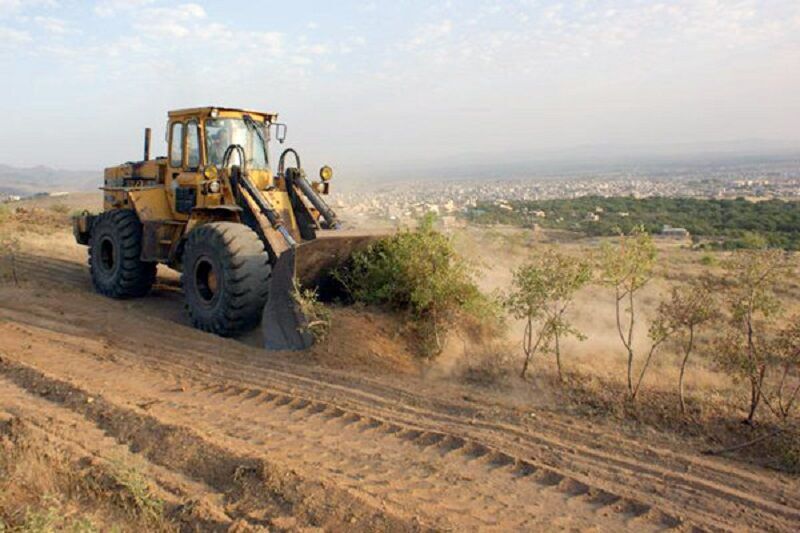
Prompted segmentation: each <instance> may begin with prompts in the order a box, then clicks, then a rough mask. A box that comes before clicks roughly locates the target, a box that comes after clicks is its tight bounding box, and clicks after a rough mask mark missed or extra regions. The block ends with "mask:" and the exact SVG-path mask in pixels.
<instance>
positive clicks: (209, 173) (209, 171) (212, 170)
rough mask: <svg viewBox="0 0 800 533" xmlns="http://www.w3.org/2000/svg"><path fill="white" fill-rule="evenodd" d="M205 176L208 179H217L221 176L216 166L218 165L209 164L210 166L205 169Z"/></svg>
mask: <svg viewBox="0 0 800 533" xmlns="http://www.w3.org/2000/svg"><path fill="white" fill-rule="evenodd" d="M203 176H205V178H206V179H207V180H215V179H217V177H219V171H218V170H217V167H216V166H214V165H208V166H207V167H206V168H205V169H204V170H203Z"/></svg>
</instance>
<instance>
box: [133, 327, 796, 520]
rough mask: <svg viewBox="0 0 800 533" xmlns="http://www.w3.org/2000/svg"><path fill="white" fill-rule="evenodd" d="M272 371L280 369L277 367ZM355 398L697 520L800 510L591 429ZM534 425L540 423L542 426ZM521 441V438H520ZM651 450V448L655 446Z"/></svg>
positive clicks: (228, 371)
mask: <svg viewBox="0 0 800 533" xmlns="http://www.w3.org/2000/svg"><path fill="white" fill-rule="evenodd" d="M214 340H216V339H214ZM157 344H159V343H157ZM184 347H185V345H184ZM215 351H219V350H215ZM149 352H151V350H143V351H141V352H139V353H137V354H136V358H137V359H139V358H141V359H144V360H147V361H148V365H150V366H154V367H158V368H160V369H162V370H163V372H164V373H165V374H175V373H176V368H181V371H183V372H185V375H186V376H195V377H196V376H197V375H205V376H208V377H209V378H212V379H200V380H199V382H200V383H202V384H204V385H208V384H209V383H210V385H208V386H211V387H213V386H215V384H217V383H219V382H220V381H223V380H234V381H235V382H237V383H239V384H249V385H250V387H249V388H248V387H244V388H243V387H241V386H230V388H231V390H234V391H236V390H239V391H246V392H245V394H256V393H257V391H258V390H261V389H260V387H263V386H265V385H269V386H271V387H275V388H276V389H277V390H287V388H288V389H291V390H292V391H297V390H302V389H303V388H304V386H303V384H302V380H299V379H298V376H296V375H292V374H289V373H281V372H280V371H273V372H265V371H263V370H262V369H259V368H257V367H256V366H255V365H243V364H240V363H237V362H235V361H231V359H230V358H227V359H220V360H219V362H218V363H219V364H218V365H207V366H206V365H203V367H202V371H200V372H198V370H199V368H198V366H197V365H198V359H199V358H202V357H204V355H203V353H202V352H201V351H200V350H193V352H194V355H193V357H192V358H191V360H192V361H193V362H192V363H191V364H183V363H182V362H178V361H177V360H175V361H173V359H178V360H180V361H184V360H186V357H185V355H176V356H174V357H173V355H172V352H171V351H169V350H163V349H162V350H161V351H160V352H153V354H149ZM239 367H241V368H239ZM221 369H224V371H221ZM276 373H277V376H276V375H274V374H276ZM311 384H312V385H313V389H309V390H307V391H306V394H309V395H311V397H314V396H316V397H319V396H321V395H322V394H323V392H324V391H323V389H324V388H325V385H324V384H322V383H320V382H319V381H316V380H312V381H311ZM345 392H346V393H349V395H350V396H353V395H359V392H360V391H358V390H356V389H355V387H351V388H348V389H346V390H344V391H337V392H336V394H334V395H331V397H332V399H333V400H334V401H337V402H338V403H339V404H342V403H343V402H344V401H345V400H347V398H346V397H344V396H343V394H344V393H345ZM387 399H388V400H387ZM385 401H389V403H391V406H383V407H384V409H385V410H384V411H381V410H379V409H378V406H380V404H382V403H385ZM415 403H420V402H415ZM354 406H355V407H353V408H355V409H359V410H360V412H362V413H363V412H376V413H377V414H378V415H379V416H383V417H393V418H394V419H395V420H398V421H400V422H401V423H414V424H416V427H420V426H423V428H424V426H426V425H427V427H428V428H432V429H433V430H435V429H436V428H437V427H439V426H440V425H442V424H446V425H449V426H452V427H450V428H449V429H450V431H453V432H456V433H459V434H471V435H475V436H474V438H476V439H479V440H482V441H484V442H496V443H497V445H499V446H500V447H505V448H507V449H515V450H518V452H517V453H518V454H519V455H521V456H533V457H538V458H540V462H544V463H547V464H551V465H552V466H554V467H556V468H561V469H562V470H566V471H570V472H575V473H582V474H583V475H584V476H585V478H584V479H595V480H596V479H598V477H602V478H603V479H604V480H606V481H611V482H615V483H616V485H612V486H610V487H608V488H610V490H613V491H614V492H617V493H623V494H624V493H625V492H627V493H629V494H632V496H633V497H634V498H635V497H637V496H638V495H639V494H642V493H644V494H646V495H647V497H648V500H649V501H651V502H652V501H655V502H656V504H658V505H660V506H662V507H672V508H673V509H680V513H681V514H687V513H688V514H689V515H690V516H693V517H694V518H695V519H696V521H698V522H700V523H709V524H713V523H715V522H717V521H718V519H717V518H716V515H717V510H718V509H719V508H720V506H722V505H725V502H726V501H728V502H729V504H728V505H729V506H730V507H731V509H732V512H733V511H736V509H738V508H740V507H741V506H746V507H747V508H749V511H750V513H760V515H761V516H758V515H756V516H752V515H748V517H747V520H749V521H751V522H753V523H754V524H755V523H759V522H761V521H762V520H763V521H764V522H766V523H770V522H775V520H774V517H778V518H779V519H778V521H777V523H780V517H783V518H785V519H787V520H788V521H789V523H792V522H795V521H797V520H798V513H797V512H796V511H793V510H792V509H791V508H790V507H785V506H781V505H774V504H772V503H770V502H769V501H767V500H764V499H762V498H759V497H758V496H757V495H755V494H747V493H744V492H742V491H741V490H734V489H731V488H730V487H727V486H725V485H721V484H719V483H717V482H715V481H709V480H707V479H703V478H698V477H696V476H687V475H685V473H683V472H675V471H674V470H673V469H668V468H664V467H659V466H657V465H653V464H649V463H644V462H642V461H639V460H632V459H629V458H626V457H623V456H620V455H614V454H611V453H606V452H597V450H594V449H592V448H591V447H590V446H587V445H585V444H582V443H585V442H591V439H592V438H593V437H592V436H589V435H575V438H574V439H571V440H564V436H563V435H561V436H559V437H558V438H548V437H543V436H541V435H538V434H537V433H536V432H531V431H528V430H523V429H522V428H515V427H511V426H508V425H500V424H497V423H489V422H486V421H482V420H480V419H478V418H470V419H469V424H466V425H465V424H464V420H463V419H459V418H457V417H454V416H451V415H443V414H441V413H437V412H434V411H424V410H421V409H420V408H419V407H418V406H415V407H409V406H404V405H402V404H399V403H397V402H396V401H395V400H393V399H391V396H389V395H387V398H383V399H382V398H380V397H379V396H374V395H367V396H366V397H361V398H360V399H359V401H358V402H357V403H354ZM387 411H388V412H387ZM400 414H402V418H398V415H400ZM539 429H542V428H541V427H540V428H539ZM520 441H522V442H523V443H524V444H520ZM629 447H630V446H629ZM650 455H651V456H652V455H653V454H650ZM604 471H605V474H604V475H603V474H602V472H604ZM599 475H600V476H599ZM637 487H641V489H640V490H641V491H642V492H639V493H637V491H635V490H631V489H634V488H637ZM654 488H657V490H660V491H662V492H663V494H661V495H659V494H656V493H653V490H654ZM645 491H647V492H645ZM648 492H649V493H648ZM678 498H681V499H683V500H686V501H687V502H688V506H687V505H682V506H680V507H678V506H674V502H676V501H679V500H678ZM670 504H672V505H670ZM673 506H674V507H673ZM675 512H678V511H675ZM735 525H736V522H731V523H730V524H729V527H735ZM784 525H785V524H784Z"/></svg>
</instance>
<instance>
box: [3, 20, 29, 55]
mask: <svg viewBox="0 0 800 533" xmlns="http://www.w3.org/2000/svg"><path fill="white" fill-rule="evenodd" d="M31 41H32V39H31V36H30V34H29V33H28V32H26V31H22V30H17V29H14V28H7V27H4V26H0V49H2V48H13V47H15V46H18V45H21V44H25V43H29V42H31Z"/></svg>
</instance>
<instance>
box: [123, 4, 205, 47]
mask: <svg viewBox="0 0 800 533" xmlns="http://www.w3.org/2000/svg"><path fill="white" fill-rule="evenodd" d="M207 16H208V15H207V14H206V10H205V9H203V6H201V5H199V4H194V3H189V4H180V5H177V6H175V7H153V8H146V9H143V10H142V11H141V12H140V13H139V14H138V15H137V16H136V22H135V23H134V28H136V29H137V30H138V31H140V32H142V33H144V34H147V35H149V36H152V37H166V38H177V39H180V38H183V37H187V36H188V35H189V34H191V33H193V32H194V33H197V34H199V33H201V30H206V29H207V28H201V27H200V25H199V23H200V22H201V21H203V20H205V19H206V17H207Z"/></svg>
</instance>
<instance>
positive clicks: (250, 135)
mask: <svg viewBox="0 0 800 533" xmlns="http://www.w3.org/2000/svg"><path fill="white" fill-rule="evenodd" d="M258 133H260V134H261V135H260V136H259V135H258ZM268 135H269V130H268V129H267V128H266V127H265V125H264V124H263V123H259V122H255V121H250V126H248V124H246V123H245V121H244V120H242V119H238V118H214V119H208V120H206V151H207V152H208V162H209V164H211V165H216V166H221V165H222V158H223V157H224V156H225V150H227V149H228V146H230V145H232V144H240V145H241V146H242V148H244V152H245V155H246V157H247V167H248V168H253V169H265V168H268V167H269V159H268V157H267V147H266V146H265V142H267V141H268V140H269V137H268ZM262 139H263V140H262ZM231 164H232V165H241V161H239V155H238V154H237V152H234V153H233V155H232V156H231Z"/></svg>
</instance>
